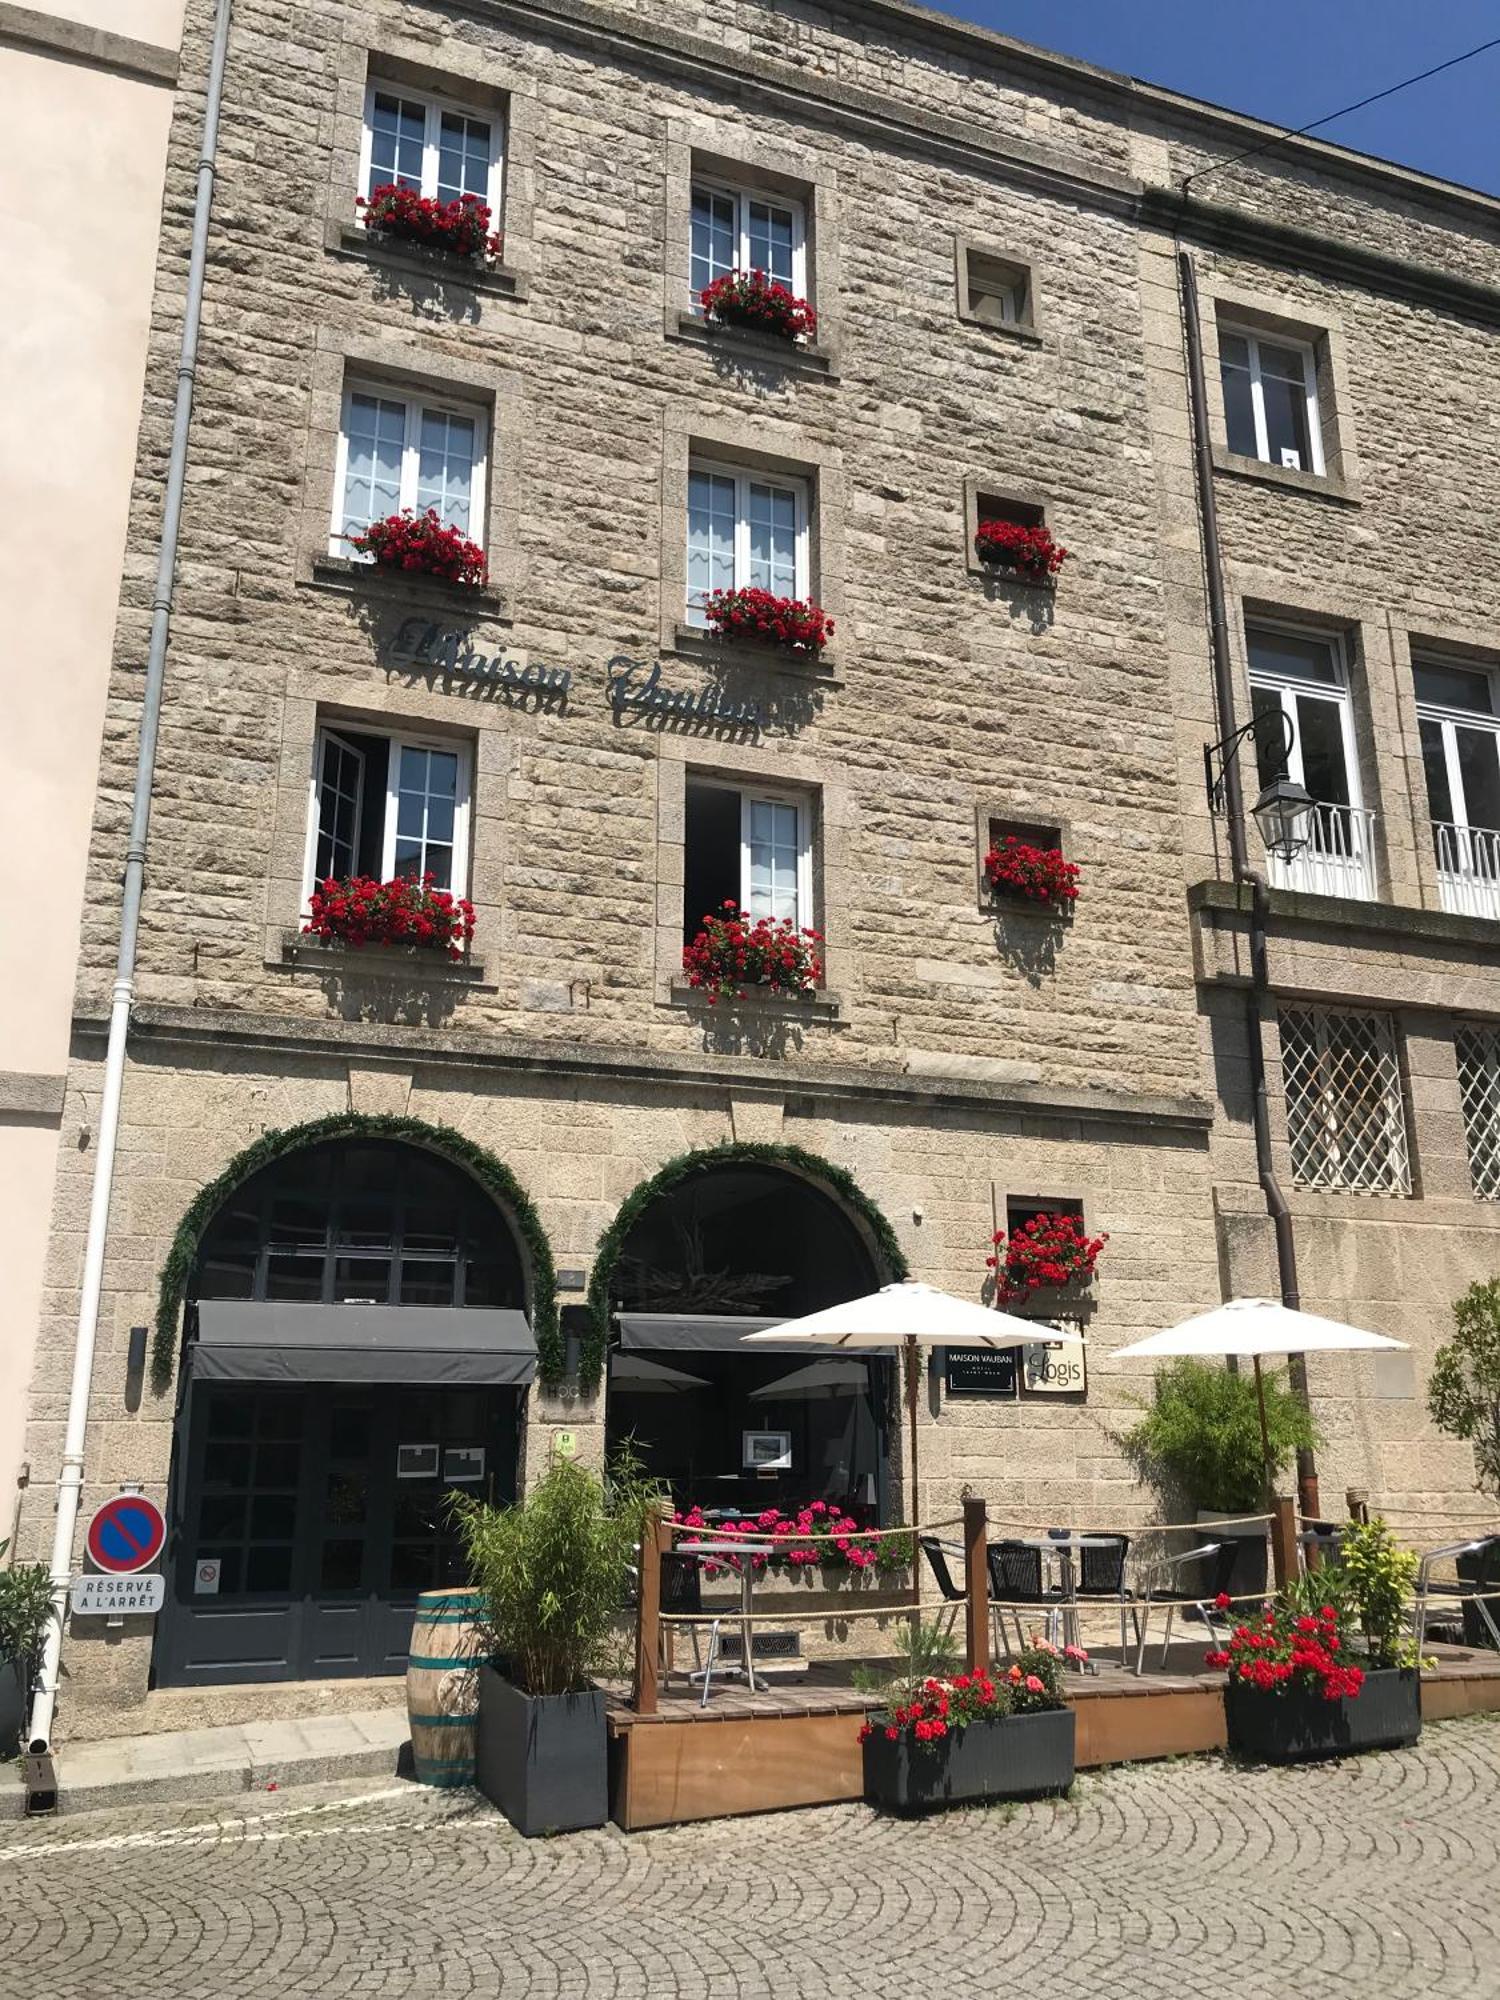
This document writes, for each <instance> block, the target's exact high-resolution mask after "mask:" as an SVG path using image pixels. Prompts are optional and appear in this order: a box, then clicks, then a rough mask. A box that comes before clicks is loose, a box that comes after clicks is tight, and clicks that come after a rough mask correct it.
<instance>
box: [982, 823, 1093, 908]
mask: <svg viewBox="0 0 1500 2000" xmlns="http://www.w3.org/2000/svg"><path fill="white" fill-rule="evenodd" d="M1079 873H1080V870H1079V867H1078V863H1077V862H1076V861H1065V860H1064V859H1063V853H1062V849H1061V848H1060V847H1037V846H1035V845H1033V843H1032V842H1031V841H1029V840H1022V839H1021V838H1020V837H1019V836H1018V835H1016V834H1013V833H1008V834H1006V835H1005V837H1004V839H1002V840H998V841H996V843H995V845H994V846H993V847H992V848H991V849H990V851H989V853H988V854H986V856H985V857H984V879H985V880H986V882H988V883H989V885H990V887H991V888H992V889H996V890H999V891H1000V892H1002V893H1003V894H1005V895H1010V896H1024V897H1025V898H1026V900H1027V901H1028V902H1032V903H1054V904H1055V903H1064V904H1066V903H1076V902H1077V900H1078V877H1079Z"/></svg>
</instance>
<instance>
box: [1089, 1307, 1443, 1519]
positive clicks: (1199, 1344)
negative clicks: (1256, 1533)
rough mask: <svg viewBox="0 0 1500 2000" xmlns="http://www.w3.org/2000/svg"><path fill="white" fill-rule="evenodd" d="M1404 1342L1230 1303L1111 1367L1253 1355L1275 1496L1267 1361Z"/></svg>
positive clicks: (1125, 1353) (1116, 1357)
mask: <svg viewBox="0 0 1500 2000" xmlns="http://www.w3.org/2000/svg"><path fill="white" fill-rule="evenodd" d="M1405 1347H1406V1342H1405V1341H1404V1340H1392V1339H1391V1338H1390V1336H1389V1335H1388V1334H1384V1333H1367V1332H1366V1331H1365V1330H1364V1328H1363V1327H1358V1326H1346V1325H1345V1324H1344V1322H1343V1321H1342V1320H1337V1319H1324V1318H1323V1317H1322V1316H1321V1315H1320V1314H1318V1313H1308V1312H1293V1310H1292V1308H1291V1307H1290V1306H1284V1305H1279V1304H1278V1303H1277V1302H1276V1300H1274V1299H1228V1300H1226V1301H1225V1303H1224V1304H1223V1305H1221V1306H1214V1307H1213V1308H1212V1310H1211V1311H1209V1312H1201V1313H1194V1314H1193V1317H1192V1318H1191V1319H1185V1320H1183V1321H1181V1323H1180V1324H1179V1325H1177V1326H1169V1327H1167V1328H1165V1329H1164V1330H1163V1331H1162V1332H1161V1333H1150V1334H1147V1336H1146V1338H1145V1339H1144V1340H1135V1341H1132V1342H1131V1344H1130V1345H1129V1347H1117V1348H1116V1349H1115V1351H1114V1353H1113V1354H1112V1355H1111V1356H1110V1357H1109V1359H1110V1360H1111V1361H1125V1360H1130V1359H1134V1358H1135V1357H1137V1356H1139V1357H1140V1358H1141V1359H1142V1360H1144V1359H1146V1358H1147V1357H1148V1356H1154V1355H1160V1356H1163V1357H1165V1356H1167V1355H1176V1356H1182V1355H1187V1356H1190V1357H1191V1356H1196V1357H1197V1358H1198V1359H1199V1360H1207V1359H1209V1358H1211V1357H1212V1358H1215V1359H1217V1358H1219V1357H1222V1356H1225V1355H1231V1354H1233V1355H1241V1356H1244V1355H1248V1356H1249V1358H1250V1360H1251V1362H1252V1363H1253V1364H1254V1368H1255V1395H1256V1400H1257V1402H1258V1404H1259V1406H1260V1443H1261V1451H1262V1453H1263V1454H1264V1457H1265V1462H1266V1487H1267V1490H1268V1491H1269V1490H1270V1488H1271V1486H1272V1483H1273V1479H1274V1472H1273V1468H1272V1465H1271V1440H1270V1435H1269V1433H1268V1431H1267V1429H1266V1385H1265V1382H1264V1380H1263V1379H1262V1376H1261V1372H1260V1364H1261V1362H1262V1360H1264V1359H1271V1360H1277V1359H1280V1358H1281V1357H1283V1356H1285V1355H1288V1354H1350V1353H1355V1352H1358V1351H1359V1350H1360V1349H1365V1348H1378V1349H1381V1350H1387V1351H1388V1350H1389V1349H1391V1348H1400V1349H1402V1350H1403V1351H1404V1350H1405Z"/></svg>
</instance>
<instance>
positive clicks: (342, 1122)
mask: <svg viewBox="0 0 1500 2000" xmlns="http://www.w3.org/2000/svg"><path fill="white" fill-rule="evenodd" d="M328 1139H393V1140H399V1141H402V1142H404V1143H405V1144H407V1145H411V1146H421V1147H423V1148H424V1149H425V1150H426V1151H427V1152H429V1153H435V1154H437V1156H438V1157H439V1158H440V1159H444V1160H449V1161H451V1162H452V1163H453V1165H454V1166H457V1167H462V1168H463V1169H464V1171H465V1172H466V1173H468V1174H470V1175H472V1177H473V1178H474V1179H475V1180H476V1181H477V1182H478V1183H479V1185H480V1186H481V1187H482V1188H483V1189H484V1190H485V1191H486V1193H487V1194H489V1195H491V1196H492V1197H493V1198H494V1200H495V1202H496V1203H497V1204H498V1205H499V1207H500V1208H502V1209H503V1210H504V1211H505V1214H506V1216H507V1219H508V1220H509V1221H510V1222H511V1224H512V1225H513V1226H514V1228H515V1230H516V1233H517V1234H518V1235H519V1236H520V1238H521V1241H522V1242H523V1243H524V1244H525V1246H526V1249H527V1252H528V1254H529V1256H530V1261H531V1329H532V1332H533V1333H534V1334H535V1336H536V1350H537V1362H538V1367H539V1370H540V1373H541V1377H542V1380H543V1382H545V1383H548V1384H551V1383H554V1382H556V1381H557V1380H558V1379H559V1377H560V1376H561V1375H562V1371H563V1342H562V1334H561V1332H560V1330H559V1327H558V1319H557V1272H556V1269H555V1267H554V1265H553V1262H552V1246H551V1244H550V1243H548V1241H547V1234H546V1231H545V1230H544V1229H543V1228H542V1224H541V1219H540V1217H539V1216H538V1215H537V1212H536V1209H535V1208H534V1207H533V1206H532V1202H531V1197H530V1196H529V1195H528V1194H527V1193H526V1191H525V1189H524V1188H523V1187H522V1186H521V1184H520V1182H519V1181H518V1180H517V1179H516V1177H515V1175H514V1174H513V1173H512V1172H511V1170H510V1168H509V1167H507V1166H506V1165H505V1164H504V1163H503V1161H501V1160H498V1159H496V1157H495V1155H494V1154H493V1153H491V1152H488V1151H486V1149H485V1148H484V1147H483V1146H478V1145H476V1144H475V1143H474V1141H473V1140H472V1139H466V1138H465V1137H464V1135H463V1133H462V1132H455V1131H454V1130H453V1128H452V1126H450V1125H432V1124H429V1123H428V1122H427V1120H426V1119H424V1118H399V1117H396V1116H394V1115H391V1114H389V1113H383V1112H359V1111H338V1112H335V1113H334V1114H333V1115H332V1116H331V1117H328V1118H315V1119H313V1120H311V1122H310V1123H308V1124H306V1125H289V1126H287V1127H285V1128H284V1129H281V1130H276V1131H271V1132H263V1133H262V1134H261V1136H260V1137H259V1138H258V1139H257V1140H256V1142H255V1144H254V1145H253V1146H247V1147H246V1148H245V1150H244V1151H243V1152H242V1153H236V1154H235V1156H234V1158H233V1159H232V1160H231V1161H230V1162H229V1165H228V1166H227V1167H226V1168H225V1169H224V1171H223V1172H222V1173H221V1174H220V1175H219V1176H218V1177H217V1179H215V1180H211V1181H210V1182H209V1183H208V1185H207V1186H206V1187H203V1188H200V1189H199V1191H198V1193H197V1195H196V1196H195V1198H194V1200H193V1203H192V1206H191V1207H190V1208H189V1209H188V1211H187V1213H186V1214H185V1215H184V1216H183V1218H182V1220H181V1222H180V1223H178V1225H177V1234H176V1235H175V1236H174V1237H173V1239H172V1247H171V1249H170V1250H169V1251H168V1252H167V1258H166V1262H165V1263H164V1264H163V1265H162V1267H161V1279H160V1283H159V1286H158V1291H157V1305H156V1333H155V1338H154V1340H153V1342H152V1349H151V1369H152V1374H153V1377H154V1378H155V1381H156V1384H157V1387H158V1388H164V1387H165V1386H166V1384H167V1383H168V1382H170V1381H171V1379H172V1371H173V1367H174V1365H175V1362H176V1359H177V1343H178V1335H179V1331H180V1328H181V1322H182V1302H183V1299H184V1298H185V1297H186V1295H187V1287H188V1280H189V1278H190V1277H191V1276H192V1272H193V1265H194V1264H195V1263H196V1262H197V1258H198V1251H199V1248H200V1246H201V1244H202V1241H203V1236H204V1233H205V1231H206V1230H207V1229H208V1227H209V1225H210V1224H211V1223H212V1222H213V1219H214V1217H215V1216H216V1215H217V1214H218V1212H219V1210H220V1209H221V1208H222V1207H223V1205H224V1203H225V1202H226V1201H227V1200H228V1199H229V1197H230V1196H231V1195H232V1194H233V1193H234V1191H235V1189H236V1188H238V1187H240V1186H241V1185H242V1184H243V1183H244V1182H245V1181H247V1180H248V1179H249V1178H250V1176H251V1175H252V1174H255V1173H259V1171H260V1169H261V1168H262V1167H268V1166H270V1164H271V1163H272V1161H273V1160H280V1159H283V1158H285V1156H286V1155H287V1154H288V1153H297V1152H301V1151H302V1149H303V1148H304V1147H306V1146H317V1145H321V1144H322V1143H323V1142H324V1141H325V1140H328Z"/></svg>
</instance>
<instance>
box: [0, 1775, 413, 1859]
mask: <svg viewBox="0 0 1500 2000" xmlns="http://www.w3.org/2000/svg"><path fill="white" fill-rule="evenodd" d="M410 1797H411V1786H410V1785H390V1786H387V1787H386V1788H385V1789H384V1790H382V1791H378V1792H361V1793H360V1794H359V1795H358V1797H356V1798H352V1799H320V1800H318V1801H317V1803H316V1804H313V1805H306V1806H286V1807H284V1808H282V1809H281V1810H279V1811H271V1812H264V1813H253V1812H242V1811H233V1812H230V1813H229V1814H227V1816H226V1818H225V1819H224V1820H222V1821H214V1822H211V1823H207V1824H205V1823H204V1822H203V1821H201V1820H200V1821H199V1823H198V1824H197V1825H196V1826H165V1827H158V1828H155V1829H153V1830H150V1831H147V1832H143V1833H111V1834H101V1835H99V1836H98V1837H97V1838H95V1839H93V1840H86V1839H85V1840H67V1839H63V1840H50V1841H44V1842H42V1843H40V1844H39V1845H37V1846H35V1847H18V1848H15V1849H13V1850H11V1851H10V1852H8V1853H7V1852H6V1851H4V1850H3V1849H0V1862H5V1861H31V1860H34V1859H36V1858H38V1857H39V1856H41V1855H44V1854H89V1853H93V1854H103V1853H117V1852H119V1851H120V1850H122V1849H129V1848H133V1847H180V1846H184V1845H193V1844H198V1845H208V1844H210V1843H212V1842H214V1841H223V1840H226V1839H235V1838H239V1839H245V1838H248V1837H250V1830H251V1828H252V1827H255V1826H258V1825H259V1826H264V1825H274V1824H276V1823H277V1822H279V1821H284V1820H292V1819H307V1818H310V1817H311V1816H313V1815H315V1814H320V1813H341V1812H351V1811H353V1809H354V1808H355V1807H356V1806H369V1805H377V1804H379V1803H380V1802H381V1801H382V1800H385V1799H400V1798H406V1799H409V1798H410ZM103 1810H108V1808H103ZM119 1810H120V1811H122V1812H125V1811H132V1810H139V1808H132V1807H125V1806H122V1807H120V1808H119ZM300 1830H301V1829H292V1831H300ZM330 1830H331V1831H342V1830H343V1829H340V1828H335V1829H330ZM281 1837H282V1838H285V1836H284V1835H283V1836H281Z"/></svg>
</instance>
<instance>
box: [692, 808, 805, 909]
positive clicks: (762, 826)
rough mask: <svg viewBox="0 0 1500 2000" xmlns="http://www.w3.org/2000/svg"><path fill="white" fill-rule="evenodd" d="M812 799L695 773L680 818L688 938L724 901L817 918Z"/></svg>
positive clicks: (743, 907) (750, 907) (742, 907)
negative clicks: (814, 884)
mask: <svg viewBox="0 0 1500 2000" xmlns="http://www.w3.org/2000/svg"><path fill="white" fill-rule="evenodd" d="M812 820H813V814H812V801H811V799H810V798H808V797H807V795H806V794H799V793H796V792H791V791H781V790H776V789H770V788H762V787H760V786H749V785H734V784H727V783H724V782H721V781H719V780H717V779H710V778H690V779H689V780H688V783H687V796H686V805H685V813H684V823H683V897H682V934H683V942H684V943H685V944H691V943H692V941H693V939H694V938H695V937H696V936H697V935H698V932H699V931H700V930H701V928H702V926H703V919H704V918H705V917H708V916H716V915H718V913H719V912H720V911H721V910H722V909H723V907H724V905H725V904H726V903H733V904H735V905H736V907H737V908H739V909H742V910H748V911H749V913H750V915H751V916H752V917H755V918H760V917H769V918H771V919H772V920H773V921H775V922H778V923H779V922H781V921H782V920H783V919H785V920H786V921H787V922H788V923H790V924H792V925H793V926H794V927H795V928H796V929H798V930H804V929H807V928H810V927H812V926H813V922H814V918H813V882H812Z"/></svg>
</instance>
